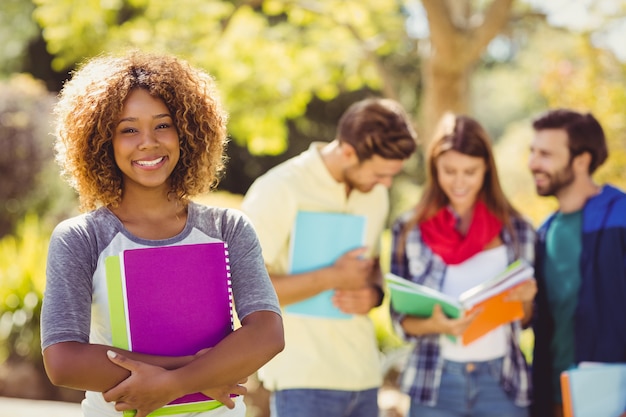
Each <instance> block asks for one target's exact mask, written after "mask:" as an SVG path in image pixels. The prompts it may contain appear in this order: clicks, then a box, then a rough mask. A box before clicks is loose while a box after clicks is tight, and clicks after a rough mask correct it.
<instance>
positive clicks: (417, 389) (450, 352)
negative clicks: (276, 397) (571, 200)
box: [391, 114, 536, 417]
mask: <svg viewBox="0 0 626 417" xmlns="http://www.w3.org/2000/svg"><path fill="white" fill-rule="evenodd" d="M428 164H429V166H428V179H427V183H426V185H425V188H424V190H423V194H422V197H421V200H420V201H419V203H418V204H417V206H416V207H415V209H413V210H411V211H410V212H408V213H405V214H404V215H402V216H401V217H400V218H399V219H398V220H397V221H396V222H395V224H394V226H393V247H392V257H391V272H392V273H394V274H396V275H398V276H401V277H403V278H405V279H407V280H410V281H413V282H416V283H418V284H422V285H426V286H428V287H431V288H433V289H436V290H438V291H441V292H443V293H446V294H448V295H451V296H454V297H457V296H458V295H459V294H460V293H462V292H463V291H465V290H467V289H469V288H471V287H473V286H475V285H478V284H480V283H481V282H484V281H485V280H487V279H489V278H491V277H493V276H495V275H496V274H497V273H498V272H500V271H502V270H504V269H505V268H506V266H507V265H509V264H510V263H511V262H513V261H514V260H516V259H519V258H522V259H525V260H526V261H528V262H530V263H531V264H532V262H533V255H534V243H535V232H534V229H533V227H532V226H531V224H530V223H529V222H527V221H526V220H525V219H524V218H523V217H522V215H521V214H520V213H519V212H517V211H516V210H515V209H514V208H513V207H512V206H511V204H510V203H509V202H508V201H507V199H506V197H505V195H504V193H503V191H502V188H501V186H500V183H499V180H498V174H497V172H496V166H495V162H494V158H493V152H492V148H491V144H490V139H489V137H488V135H487V134H486V132H485V130H484V129H483V128H482V127H481V125H480V124H479V123H478V122H477V121H475V120H473V119H471V118H469V117H466V116H458V115H452V114H447V115H445V116H444V118H443V119H442V121H441V123H440V125H439V129H438V132H437V135H436V136H435V138H434V140H433V141H432V143H431V147H430V149H429V154H428ZM535 293H536V283H535V280H534V279H531V280H529V281H526V282H525V283H524V284H521V285H520V286H518V287H516V288H514V289H513V290H512V291H511V293H510V294H509V297H510V299H511V300H517V301H522V302H523V305H524V318H523V319H522V320H521V321H515V322H512V323H510V324H506V325H503V326H500V327H498V328H496V329H494V330H493V331H491V332H490V333H488V334H486V335H484V336H483V337H481V338H479V339H477V340H475V341H474V342H471V343H469V344H468V345H462V344H460V343H457V342H453V341H452V339H451V338H449V337H446V336H447V335H453V336H458V335H461V334H462V333H463V331H464V330H465V329H466V328H467V326H468V325H469V324H470V322H471V321H472V320H473V319H474V318H475V316H476V315H477V314H479V312H475V313H472V314H469V315H467V316H465V317H462V318H459V319H451V318H448V317H447V316H446V315H445V314H444V313H443V311H442V310H441V308H440V306H438V305H437V306H435V308H434V309H433V312H432V315H431V316H430V317H427V318H425V317H415V316H408V315H401V314H399V313H398V312H396V311H394V310H393V308H392V309H391V314H392V319H393V322H394V326H395V328H396V330H397V332H398V333H399V334H400V335H402V336H403V337H404V338H405V339H406V340H407V341H410V342H412V343H413V345H414V348H413V350H412V352H411V355H410V357H409V359H408V362H407V364H406V366H405V368H404V370H403V372H402V375H401V378H400V387H401V389H402V391H403V392H405V393H406V394H408V395H409V396H410V397H411V406H410V411H409V417H417V416H419V417H429V416H437V417H440V416H481V417H483V416H494V417H495V416H497V417H503V416H511V417H517V416H528V405H529V403H530V375H529V367H528V365H527V363H526V360H525V358H524V356H523V354H522V352H521V350H520V347H519V336H520V331H521V329H522V325H524V324H526V323H528V321H529V320H530V316H531V313H532V300H533V298H534V296H535Z"/></svg>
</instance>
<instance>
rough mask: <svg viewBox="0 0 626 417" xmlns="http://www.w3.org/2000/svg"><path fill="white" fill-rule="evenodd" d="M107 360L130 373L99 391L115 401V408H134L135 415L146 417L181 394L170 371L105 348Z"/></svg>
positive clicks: (106, 398)
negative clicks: (108, 387)
mask: <svg viewBox="0 0 626 417" xmlns="http://www.w3.org/2000/svg"><path fill="white" fill-rule="evenodd" d="M107 356H108V357H109V360H110V361H111V362H113V363H114V364H116V365H117V366H120V367H122V368H124V369H127V370H129V371H130V376H129V377H128V378H126V379H125V380H124V381H122V382H120V383H119V384H118V385H116V386H115V387H113V388H111V389H109V390H108V391H105V392H103V393H102V394H103V396H104V399H105V400H106V401H109V402H115V410H117V411H126V410H137V414H136V416H135V417H146V416H147V415H148V414H150V413H151V412H153V411H154V410H157V409H159V408H161V407H163V406H164V405H166V404H167V403H169V402H170V401H172V400H175V399H176V398H179V397H181V396H183V395H184V394H185V393H184V392H180V391H178V390H177V389H178V387H177V381H176V380H175V379H174V378H172V377H171V371H168V370H166V369H164V368H161V367H158V366H154V365H149V364H147V363H144V362H140V361H135V360H133V359H130V358H127V357H126V356H124V355H122V354H119V353H115V352H113V351H111V350H110V351H108V352H107Z"/></svg>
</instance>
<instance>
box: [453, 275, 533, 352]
mask: <svg viewBox="0 0 626 417" xmlns="http://www.w3.org/2000/svg"><path fill="white" fill-rule="evenodd" d="M513 288H515V287H512V288H510V289H508V290H506V291H504V292H501V293H498V294H495V295H493V296H491V297H490V298H487V299H486V300H483V301H481V302H479V303H477V304H475V305H474V306H473V307H472V308H470V309H469V310H467V313H466V314H470V313H472V312H473V311H475V310H477V309H480V310H481V312H480V313H478V315H477V316H476V318H475V319H474V321H472V323H471V324H470V325H469V326H468V328H467V329H466V330H465V332H464V333H463V335H462V336H461V341H462V343H463V344H464V345H468V344H470V343H472V342H473V341H474V340H476V339H478V338H480V337H482V336H484V335H485V334H487V333H489V332H490V331H492V330H493V329H495V328H497V327H499V326H501V325H503V324H506V323H510V322H512V321H515V320H520V319H521V318H522V317H524V307H523V305H522V302H521V301H506V298H507V296H508V294H509V293H510V292H511V290H512V289H513Z"/></svg>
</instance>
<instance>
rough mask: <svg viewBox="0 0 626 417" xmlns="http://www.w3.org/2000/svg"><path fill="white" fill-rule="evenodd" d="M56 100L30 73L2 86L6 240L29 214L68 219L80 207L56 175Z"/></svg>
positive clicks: (0, 221)
mask: <svg viewBox="0 0 626 417" xmlns="http://www.w3.org/2000/svg"><path fill="white" fill-rule="evenodd" d="M55 100H56V99H55V97H54V95H53V94H52V93H50V92H48V91H47V90H46V88H45V87H44V85H43V84H42V83H40V82H39V81H37V80H35V79H33V78H32V77H30V76H27V75H15V76H13V77H12V78H11V79H10V80H9V81H8V82H0V148H1V149H2V152H0V237H2V236H4V235H6V234H9V233H11V232H12V231H13V230H14V228H15V224H16V222H18V221H19V220H20V219H22V218H23V217H24V215H25V214H26V213H27V212H29V211H30V212H36V213H38V214H39V215H42V214H44V213H49V214H50V215H58V217H65V216H66V215H67V213H68V212H69V210H68V209H67V207H70V205H72V206H75V198H73V196H72V194H71V191H70V189H69V187H68V186H65V185H64V184H63V182H62V180H61V178H60V176H59V174H58V171H56V172H53V169H54V168H55V167H54V163H53V162H54V161H53V145H52V143H53V142H52V136H51V135H50V133H51V130H52V129H51V124H50V122H51V118H50V115H51V111H52V106H53V104H54V102H55ZM63 187H65V188H63ZM59 204H62V206H61V207H59ZM55 220H56V219H55Z"/></svg>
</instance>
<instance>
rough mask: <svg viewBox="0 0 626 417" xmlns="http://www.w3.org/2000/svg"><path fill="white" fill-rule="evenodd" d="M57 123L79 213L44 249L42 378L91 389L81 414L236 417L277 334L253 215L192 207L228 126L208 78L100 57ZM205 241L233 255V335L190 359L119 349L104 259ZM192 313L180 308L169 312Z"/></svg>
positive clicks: (215, 167) (212, 175)
mask: <svg viewBox="0 0 626 417" xmlns="http://www.w3.org/2000/svg"><path fill="white" fill-rule="evenodd" d="M55 114H56V116H57V129H56V143H55V145H56V150H57V160H58V162H59V164H60V166H61V168H62V172H63V175H64V176H65V177H66V178H67V179H68V180H69V182H70V184H71V185H72V186H73V187H74V188H75V189H76V191H77V192H78V195H79V198H80V206H81V209H82V210H83V211H85V213H83V214H81V215H79V216H77V217H74V218H71V219H68V220H65V221H63V222H61V223H60V224H59V225H58V226H57V227H56V228H55V230H54V232H53V234H52V237H51V241H50V249H49V255H48V266H47V286H46V292H45V295H44V303H43V308H42V349H43V356H44V364H45V367H46V371H47V373H48V376H49V377H50V380H51V381H52V382H53V383H54V384H55V385H60V386H65V387H70V388H74V389H79V390H85V391H86V395H85V399H84V400H83V403H82V408H83V412H84V415H85V416H87V417H91V416H120V415H121V414H122V411H126V410H137V414H136V416H137V417H144V416H146V415H148V414H149V413H150V412H152V411H154V410H156V409H158V408H160V407H162V406H164V405H166V404H168V403H169V402H171V401H172V400H175V399H177V398H179V397H182V396H184V395H187V394H190V393H195V392H202V393H203V394H206V395H208V396H210V397H212V398H214V399H216V400H218V403H217V405H215V403H213V404H214V407H213V409H212V410H208V411H206V412H202V413H201V414H193V415H194V416H196V415H202V416H205V415H206V416H241V417H243V416H244V415H245V405H244V403H243V400H242V395H243V394H245V392H246V390H245V387H244V386H242V385H240V384H241V383H242V381H244V380H245V378H246V377H247V376H249V375H250V374H252V373H254V372H255V371H256V370H257V369H258V368H259V367H261V366H262V365H263V364H265V363H266V362H267V361H269V360H270V359H271V358H272V357H273V356H274V355H276V354H277V353H278V352H279V351H280V350H282V348H283V345H284V341H283V330H282V320H281V316H280V309H279V307H278V302H277V298H276V294H275V292H274V289H273V287H272V285H271V282H270V280H269V277H268V275H267V272H266V269H265V266H264V263H263V258H262V256H261V249H260V246H259V244H258V239H257V237H256V234H255V233H254V231H253V228H252V226H251V224H250V223H249V221H248V220H247V218H246V217H245V216H243V215H242V214H241V213H240V212H238V211H236V210H232V209H221V208H216V207H207V206H204V205H201V204H198V203H195V202H193V201H191V200H190V197H193V196H194V195H197V194H199V193H202V192H206V191H208V190H210V189H211V188H213V187H214V186H215V185H216V184H217V182H218V179H219V174H220V171H221V170H222V168H223V166H224V160H225V158H224V147H225V143H226V140H227V139H226V120H227V116H226V113H225V112H224V110H223V109H222V106H221V104H220V101H219V97H218V94H217V91H216V86H215V83H214V81H213V79H212V77H211V76H209V75H208V74H206V73H205V72H203V71H202V70H200V69H197V68H194V67H192V66H190V65H189V64H188V63H186V62H185V61H183V60H181V59H179V58H176V57H174V56H170V55H164V54H150V53H143V52H138V51H134V52H130V53H128V54H126V55H122V56H113V55H106V56H100V57H96V58H94V59H92V60H91V61H89V62H87V63H86V64H85V65H84V66H82V67H81V68H80V69H79V70H78V71H77V72H75V73H74V75H73V77H72V79H71V80H70V81H68V82H67V83H66V84H65V86H64V88H63V90H62V91H61V94H60V99H59V102H58V104H57V106H56V109H55ZM210 242H224V243H226V244H227V245H228V249H229V252H230V268H231V271H230V272H231V282H232V295H233V298H234V303H235V306H236V310H237V315H238V318H239V319H240V321H241V327H239V328H238V329H237V330H235V331H233V332H232V333H230V334H228V335H227V336H226V337H225V338H224V339H222V340H221V341H220V342H219V343H217V344H216V345H215V346H213V347H212V348H211V349H201V350H199V351H198V352H196V353H195V354H192V355H186V356H159V355H148V354H144V353H138V352H131V351H129V350H123V349H120V348H117V347H113V346H112V320H113V319H111V318H110V316H109V305H108V296H109V294H108V290H107V283H106V268H105V259H106V258H107V257H109V256H115V255H119V254H120V253H121V252H122V251H123V250H128V249H138V248H155V247H166V246H178V245H196V244H203V243H210ZM185 278H186V277H185V276H184V275H176V276H172V277H171V279H172V280H175V281H176V280H179V282H180V283H181V284H182V282H184V280H185ZM150 290H151V289H150V288H146V292H148V291H150ZM187 313H193V312H189V311H186V310H185V301H184V300H182V301H181V303H180V310H179V311H173V312H172V314H181V315H183V314H187ZM113 324H115V323H113ZM163 337H164V338H167V337H168V335H167V334H164V335H163ZM206 348H209V346H207V347H206ZM222 404H223V405H224V406H221V405H222Z"/></svg>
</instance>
